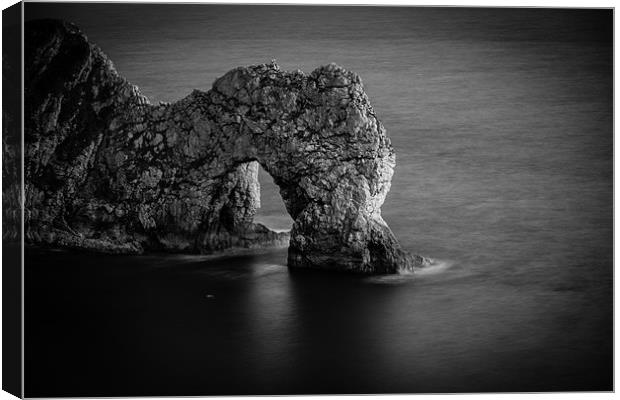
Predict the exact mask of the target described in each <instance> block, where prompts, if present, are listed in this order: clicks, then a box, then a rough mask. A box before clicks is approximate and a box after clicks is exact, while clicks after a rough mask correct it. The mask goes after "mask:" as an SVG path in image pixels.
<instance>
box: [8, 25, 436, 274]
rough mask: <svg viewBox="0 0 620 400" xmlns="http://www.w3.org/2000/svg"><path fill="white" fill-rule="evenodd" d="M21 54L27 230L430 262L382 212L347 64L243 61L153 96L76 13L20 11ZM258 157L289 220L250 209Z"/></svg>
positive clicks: (387, 152)
mask: <svg viewBox="0 0 620 400" xmlns="http://www.w3.org/2000/svg"><path fill="white" fill-rule="evenodd" d="M24 57H25V71H24V74H25V76H24V81H25V93H24V96H25V98H24V102H25V110H24V113H25V117H24V131H25V154H24V159H25V163H24V164H25V165H24V174H25V176H24V178H25V221H24V223H25V238H26V241H27V242H31V243H39V244H48V245H52V246H62V247H71V248H79V249H88V250H95V251H105V252H117V253H141V252H144V251H167V252H187V253H210V252H215V251H219V250H224V249H227V248H231V247H256V246H265V245H277V244H280V245H286V244H287V243H288V249H289V250H288V264H289V266H290V267H304V268H306V267H307V268H320V269H330V270H345V271H353V272H361V273H397V272H404V271H413V270H414V269H415V268H416V267H418V266H422V265H423V264H425V263H427V260H426V259H424V258H423V257H420V256H415V255H410V254H409V253H407V252H405V251H403V250H402V249H401V246H400V245H399V243H398V241H397V240H396V238H395V237H394V235H393V233H392V231H391V230H390V228H389V227H388V226H387V224H386V223H385V221H384V220H383V219H382V218H381V205H382V204H383V202H384V200H385V197H386V195H387V193H388V191H389V189H390V182H391V178H392V175H393V172H394V166H395V156H394V149H393V147H392V145H391V143H390V140H389V138H388V137H387V135H386V132H385V129H384V127H383V125H382V124H381V122H380V121H379V120H378V119H377V116H376V115H375V112H374V110H373V108H372V106H371V105H370V103H369V101H368V98H367V96H366V94H365V93H364V89H363V86H362V82H361V80H360V78H359V77H358V76H357V75H355V74H354V73H352V72H349V71H347V70H345V69H343V68H341V67H339V66H337V65H335V64H330V65H327V66H323V67H319V68H317V69H316V70H314V71H313V72H312V73H310V74H304V73H303V72H301V71H294V72H286V71H282V70H280V68H279V67H278V66H277V65H276V64H275V63H270V64H261V65H255V66H250V67H239V68H235V69H233V70H231V71H229V72H228V73H226V74H225V75H224V76H222V77H221V78H219V79H218V80H217V81H215V83H214V84H213V87H212V88H211V89H210V90H209V91H206V92H203V91H199V90H195V91H193V92H192V93H191V94H189V95H188V96H187V97H185V98H183V99H181V100H179V101H177V102H174V103H171V104H151V103H150V102H149V100H148V99H147V98H146V97H144V96H143V95H141V94H140V91H139V89H138V88H137V87H136V86H134V85H132V84H130V83H129V82H127V81H126V80H125V79H124V78H123V77H122V76H120V75H119V74H118V73H117V71H116V70H115V68H114V66H113V64H112V62H111V61H110V60H109V59H108V57H107V56H106V55H105V54H104V53H103V52H102V51H101V50H100V49H99V48H98V47H97V46H96V45H94V44H92V43H90V42H89V41H88V40H87V38H86V36H85V35H84V34H83V33H82V32H80V30H79V29H78V28H77V27H76V26H74V25H72V24H69V23H65V22H61V21H57V20H39V21H32V22H28V23H26V25H25V54H24ZM3 68H10V66H6V65H4V64H3ZM5 136H7V135H5ZM11 143H12V142H10V141H7V140H5V141H3V144H4V146H3V147H4V150H3V151H4V156H5V159H6V157H9V159H10V158H11V155H12V154H14V153H15V148H14V147H13V146H15V144H11ZM259 163H260V165H261V166H262V167H263V168H264V169H265V170H266V171H267V172H268V173H269V174H270V175H271V176H272V177H273V179H274V182H275V183H276V184H277V185H278V187H279V188H280V193H281V196H282V199H283V201H284V204H285V206H286V209H287V211H288V213H289V214H290V215H291V217H292V218H293V220H294V224H293V226H292V229H291V231H290V234H289V233H277V232H274V231H271V230H270V229H268V228H267V227H265V226H263V225H260V224H256V223H254V222H253V217H254V215H255V213H256V210H257V208H258V207H259V201H260V187H259V184H258V177H257V173H258V166H259ZM9 165H10V164H9ZM3 191H4V196H9V197H10V198H12V197H15V195H16V193H18V192H19V191H18V189H16V188H15V187H13V186H9V187H4V188H3ZM11 196H12V197H11ZM11 204H15V202H14V201H13V202H12V203H11ZM13 208H15V207H14V206H13V207H10V206H9V208H8V209H7V208H6V206H5V211H4V212H5V214H4V215H5V218H6V217H7V213H11V212H15V210H14V209H13ZM11 215H12V214H11ZM9 216H10V215H9ZM13 217H14V216H13ZM5 233H6V234H8V235H10V234H11V232H5Z"/></svg>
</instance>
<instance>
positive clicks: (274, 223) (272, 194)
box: [254, 164, 293, 232]
mask: <svg viewBox="0 0 620 400" xmlns="http://www.w3.org/2000/svg"><path fill="white" fill-rule="evenodd" d="M258 183H259V198H260V201H259V207H258V209H257V211H256V214H255V215H254V222H255V223H258V224H263V225H265V226H266V227H267V228H269V229H271V230H272V231H274V232H289V231H290V230H291V227H292V226H293V219H292V218H291V216H290V215H289V213H288V211H287V210H286V207H285V206H284V202H283V201H282V196H281V195H280V188H279V187H278V185H276V184H275V182H274V181H273V178H272V177H271V175H269V173H268V172H267V171H265V170H264V169H263V167H262V166H261V165H260V164H259V166H258Z"/></svg>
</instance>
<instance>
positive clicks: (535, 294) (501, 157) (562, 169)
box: [25, 3, 613, 396]
mask: <svg viewBox="0 0 620 400" xmlns="http://www.w3.org/2000/svg"><path fill="white" fill-rule="evenodd" d="M42 16H46V17H62V18H65V19H68V20H72V21H74V22H76V23H77V24H78V25H79V26H80V27H81V28H82V29H83V30H84V31H85V32H86V34H87V35H88V36H89V38H90V39H91V40H92V41H94V42H95V43H98V44H99V45H100V46H101V47H102V49H103V50H104V51H105V52H106V53H107V54H108V55H109V56H110V57H111V58H112V60H113V61H114V62H115V65H116V67H117V69H118V71H119V72H120V73H121V74H123V75H124V76H126V77H127V78H128V79H129V80H130V81H131V82H132V83H134V84H136V85H138V86H139V87H140V88H141V91H142V92H143V93H144V94H146V95H147V96H149V97H150V98H151V99H152V100H153V101H154V102H155V101H174V100H177V99H179V98H182V97H184V96H186V95H188V94H189V93H190V92H191V90H192V89H194V88H198V89H201V90H207V89H209V88H210V86H211V84H212V82H213V81H214V80H215V79H216V78H218V77H219V76H221V75H223V74H224V73H225V72H226V71H228V70H229V69H231V68H233V67H235V66H238V65H248V64H256V63H262V62H269V61H270V60H271V59H273V58H275V59H277V62H278V63H279V65H280V66H281V67H282V68H283V69H297V68H300V69H302V70H304V71H305V72H310V71H312V70H313V69H314V68H316V67H317V66H319V65H322V64H327V63H329V62H336V63H338V64H340V65H342V66H344V67H346V68H348V69H350V70H352V71H354V72H356V73H358V74H359V75H360V76H361V77H362V79H363V81H364V84H365V88H366V91H367V93H368V96H369V98H370V100H371V103H372V104H373V106H374V108H375V111H376V112H377V115H378V116H379V118H380V119H381V121H382V122H383V124H384V125H385V127H386V129H387V131H388V134H389V136H390V137H391V139H392V142H393V145H394V147H395V150H396V155H397V167H396V172H395V175H394V179H393V181H392V190H391V192H390V193H389V195H388V198H387V200H386V202H385V204H384V206H383V217H384V219H385V220H386V221H387V223H388V224H389V225H390V227H391V228H392V230H393V231H394V233H395V234H396V236H397V237H398V238H399V239H400V241H401V243H402V245H403V247H405V248H406V249H408V250H410V251H412V252H415V253H419V254H423V255H426V256H429V257H433V258H436V259H438V260H441V264H440V265H439V266H438V267H437V268H436V269H434V270H430V271H425V272H424V273H422V274H418V276H416V277H415V278H412V277H374V278H361V277H350V276H342V275H334V274H315V273H291V272H290V271H288V269H287V268H286V266H285V264H286V250H284V249H281V250H277V249H276V250H272V251H265V252H260V253H256V254H248V253H244V254H241V255H237V256H231V257H226V258H213V257H202V256H171V255H149V256H141V257H122V256H103V255H87V254H71V253H67V252H50V251H48V250H42V249H27V252H26V307H27V309H26V312H27V313H26V316H27V321H26V341H27V343H26V346H27V347H26V367H25V368H26V395H27V396H36V395H96V394H106V395H148V394H151V395H156V394H157V395H199V394H203V395H204V394H243V393H253V394H285V393H384V392H454V391H466V392H476V391H544V390H553V391H560V390H611V389H612V386H611V385H612V340H613V339H612V319H613V318H612V294H613V261H612V249H613V248H612V233H613V231H612V229H613V224H612V213H613V203H612V193H613V187H612V185H613V184H612V148H613V146H612V141H613V136H612V116H613V114H612V78H613V74H612V45H611V42H610V40H611V11H606V10H597V11H592V10H590V11H584V10H582V11H571V10H552V11H551V10H542V9H538V10H527V9H519V10H498V9H451V8H444V9H432V8H395V7H393V8H378V7H370V8H366V7H351V8H338V7H323V8H321V7H249V6H243V7H231V6H196V5H194V6H180V5H174V6H163V5H160V6H140V5H118V4H117V5H105V6H102V5H94V4H83V5H61V4H55V5H53V6H50V5H41V4H32V3H30V4H27V5H26V17H27V18H34V17H42ZM261 180H262V182H263V191H262V194H261V200H262V204H263V207H262V209H261V211H260V213H259V216H258V218H259V219H260V220H261V221H264V222H266V223H267V224H269V225H271V226H272V227H275V228H287V227H289V224H290V218H289V217H288V216H286V215H285V211H284V208H283V206H282V201H281V199H280V198H279V194H278V193H277V190H276V188H275V187H274V186H273V184H272V183H271V182H270V179H269V177H268V176H267V175H266V174H265V173H264V172H261Z"/></svg>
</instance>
